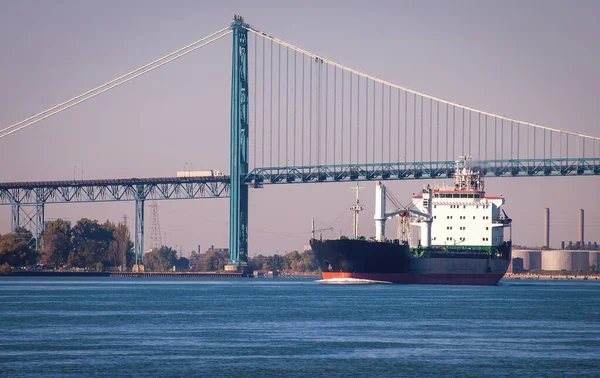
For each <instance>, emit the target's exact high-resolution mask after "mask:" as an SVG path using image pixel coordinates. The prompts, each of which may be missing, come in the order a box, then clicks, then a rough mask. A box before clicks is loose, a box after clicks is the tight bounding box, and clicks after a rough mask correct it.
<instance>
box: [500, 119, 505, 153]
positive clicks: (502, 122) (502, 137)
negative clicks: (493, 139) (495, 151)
mask: <svg viewBox="0 0 600 378" xmlns="http://www.w3.org/2000/svg"><path fill="white" fill-rule="evenodd" d="M500 159H501V160H503V159H504V119H502V120H501V121H500Z"/></svg>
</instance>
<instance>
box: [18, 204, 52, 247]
mask: <svg viewBox="0 0 600 378" xmlns="http://www.w3.org/2000/svg"><path fill="white" fill-rule="evenodd" d="M24 207H29V208H33V212H28V211H26V210H25V209H24ZM21 228H26V229H29V230H30V231H31V234H32V236H33V239H31V241H30V245H29V247H30V248H32V249H34V250H36V251H39V250H40V249H42V248H44V238H43V237H41V236H42V233H43V232H44V202H38V203H35V204H26V205H25V204H21V203H19V202H13V203H12V206H11V232H13V233H15V234H17V233H18V232H19V229H21Z"/></svg>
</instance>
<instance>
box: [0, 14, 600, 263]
mask: <svg viewBox="0 0 600 378" xmlns="http://www.w3.org/2000/svg"><path fill="white" fill-rule="evenodd" d="M228 35H231V36H232V37H233V38H232V39H233V46H232V47H233V48H232V62H231V66H232V70H231V117H230V119H231V128H230V172H229V175H227V176H221V177H209V178H203V177H187V178H180V177H160V178H131V179H108V180H70V181H44V182H12V183H0V205H8V206H11V207H12V211H11V221H12V222H11V226H12V229H13V232H14V231H15V230H17V229H18V228H19V227H27V228H30V229H31V230H32V233H33V235H34V236H35V240H36V241H37V242H38V244H37V247H41V246H42V245H41V243H43V238H42V239H40V238H39V236H40V235H41V232H42V229H43V223H44V205H45V204H47V203H75V202H108V201H134V202H135V208H136V212H135V214H136V221H135V244H134V245H135V247H134V249H135V256H136V263H141V262H142V261H143V260H142V258H143V253H144V203H145V201H146V200H167V199H193V198H219V197H228V198H229V199H230V240H229V247H230V262H229V266H228V269H229V270H240V269H243V267H244V265H245V264H246V262H247V260H248V198H249V195H248V193H249V189H250V188H256V187H261V186H263V185H265V184H286V183H314V182H340V181H362V180H374V179H377V180H407V179H432V178H438V177H451V176H452V174H453V172H454V161H455V159H456V158H457V157H458V156H459V155H472V156H473V157H474V164H473V165H474V167H475V168H476V169H479V170H481V171H482V172H483V173H484V174H485V175H486V176H496V177H507V178H508V177H532V176H540V177H559V176H581V175H599V174H600V138H598V137H594V136H592V135H585V134H581V133H577V132H573V131H567V130H561V129H558V128H551V127H547V126H544V125H538V124H534V123H529V122H525V121H522V120H517V119H512V118H509V117H506V116H502V115H499V114H494V113H491V112H487V111H483V110H478V109H475V108H472V107H468V106H464V105H460V104H457V103H454V102H451V101H447V100H443V99H440V98H436V97H434V96H431V95H428V94H425V93H420V92H417V91H415V90H411V89H408V88H405V87H402V86H399V85H396V84H394V83H391V82H388V81H386V80H382V79H380V78H377V77H375V76H372V75H369V74H366V73H363V72H360V71H358V70H355V69H352V68H350V67H347V66H345V65H342V64H339V63H336V62H335V61H333V60H329V59H327V58H325V57H323V56H321V55H318V54H315V53H312V52H310V51H307V50H304V49H302V48H299V47H297V46H294V45H292V44H289V43H287V42H285V41H283V40H281V39H278V38H276V37H273V36H271V35H269V34H266V33H264V32H262V31H260V30H258V29H257V28H255V27H253V26H251V25H249V24H247V23H245V22H244V20H243V18H242V17H240V16H235V17H234V21H233V23H232V24H231V25H229V26H227V27H225V28H223V29H221V30H218V31H216V32H214V33H211V34H209V35H208V36H206V37H204V38H201V39H200V40H198V41H196V42H194V43H192V44H189V45H187V46H184V47H183V48H181V49H178V50H176V51H174V52H172V53H170V54H168V55H166V56H164V57H162V58H160V59H157V60H155V61H153V62H151V63H149V64H147V65H144V66H142V67H140V68H138V69H136V70H134V71H131V72H129V73H127V74H125V75H123V76H120V77H118V78H116V79H114V80H112V81H109V82H107V83H105V84H103V85H101V86H98V87H96V88H93V89H91V90H89V91H87V92H85V93H83V94H81V95H79V96H76V97H74V98H72V99H70V100H68V101H65V102H63V103H61V104H59V105H56V106H54V107H52V108H50V109H47V110H45V111H43V112H41V113H38V114H36V115H34V116H32V117H29V118H27V119H25V120H23V121H21V122H18V123H15V124H13V125H10V126H8V127H5V128H3V129H2V130H0V139H3V138H6V137H9V135H11V134H13V133H16V132H19V131H20V130H22V129H24V128H27V127H30V126H33V125H35V124H36V123H38V122H40V121H43V120H44V119H46V118H48V117H51V116H53V115H55V114H58V113H60V112H62V111H64V110H67V109H69V108H71V107H73V106H76V105H78V104H80V103H82V102H85V101H87V100H90V99H92V98H93V97H95V96H98V95H100V94H103V93H105V92H107V91H109V90H111V89H113V88H116V87H118V86H120V85H122V84H125V83H127V82H128V81H130V80H133V79H135V78H138V77H139V76H142V75H145V74H147V73H149V72H151V71H153V70H155V69H157V68H159V67H161V66H163V65H165V64H168V63H170V62H172V61H174V60H176V59H179V58H181V57H184V56H185V55H187V54H189V53H191V52H194V51H196V50H198V49H201V48H202V47H204V46H207V45H209V44H211V43H214V42H216V41H218V40H220V39H222V38H223V37H225V36H228ZM2 142H4V141H0V143H2Z"/></svg>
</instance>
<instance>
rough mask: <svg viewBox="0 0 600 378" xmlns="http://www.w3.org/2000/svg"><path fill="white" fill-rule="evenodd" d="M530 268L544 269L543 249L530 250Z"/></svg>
mask: <svg viewBox="0 0 600 378" xmlns="http://www.w3.org/2000/svg"><path fill="white" fill-rule="evenodd" d="M529 270H542V251H529Z"/></svg>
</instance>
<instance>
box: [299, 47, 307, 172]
mask: <svg viewBox="0 0 600 378" xmlns="http://www.w3.org/2000/svg"><path fill="white" fill-rule="evenodd" d="M300 56H301V57H302V116H301V118H300V133H301V134H302V137H301V140H300V142H301V147H302V148H301V150H302V162H301V164H302V166H304V113H305V112H304V97H305V95H306V93H305V91H304V82H305V81H306V79H305V71H306V69H305V61H306V56H305V55H304V54H300Z"/></svg>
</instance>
